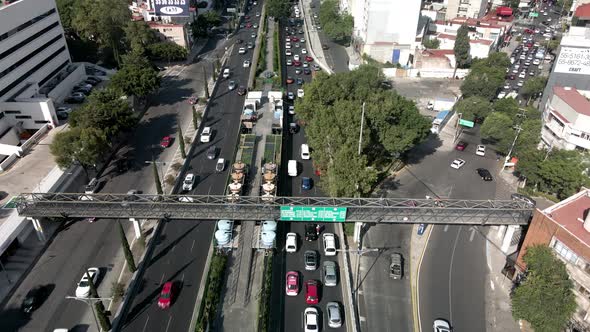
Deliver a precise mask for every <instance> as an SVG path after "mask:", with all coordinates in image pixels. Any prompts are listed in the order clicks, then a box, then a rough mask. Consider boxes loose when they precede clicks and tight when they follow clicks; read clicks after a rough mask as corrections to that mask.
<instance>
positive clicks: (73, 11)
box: [57, 0, 186, 66]
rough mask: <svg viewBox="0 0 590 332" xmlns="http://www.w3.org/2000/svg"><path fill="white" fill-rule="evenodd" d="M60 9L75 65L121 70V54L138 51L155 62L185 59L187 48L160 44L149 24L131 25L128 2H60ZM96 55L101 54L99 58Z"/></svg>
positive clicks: (106, 0)
mask: <svg viewBox="0 0 590 332" xmlns="http://www.w3.org/2000/svg"><path fill="white" fill-rule="evenodd" d="M57 8H58V10H59V14H60V18H61V22H62V24H63V27H64V29H65V31H66V38H67V41H68V45H69V46H70V49H71V50H72V53H73V54H72V56H73V57H74V60H76V61H79V60H89V61H92V62H95V61H97V60H99V59H100V60H102V61H103V62H104V63H106V64H112V65H115V66H121V64H122V62H121V61H122V57H121V55H122V54H125V53H127V52H130V51H138V50H141V52H140V53H141V54H143V55H145V56H148V57H150V58H153V59H162V60H168V61H171V60H180V59H184V58H186V50H185V49H184V48H182V47H180V46H178V45H176V44H175V43H171V42H165V41H160V39H159V38H158V36H157V35H156V32H155V31H154V30H153V29H151V28H150V27H149V26H148V25H147V23H146V22H143V21H132V20H131V12H130V11H129V8H128V4H127V3H126V2H121V1H116V0H57ZM105 13H108V15H107V14H105ZM96 52H98V53H99V54H100V56H99V57H98V58H97V56H96V54H95V53H96Z"/></svg>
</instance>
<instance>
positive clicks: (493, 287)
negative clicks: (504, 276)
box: [490, 280, 496, 290]
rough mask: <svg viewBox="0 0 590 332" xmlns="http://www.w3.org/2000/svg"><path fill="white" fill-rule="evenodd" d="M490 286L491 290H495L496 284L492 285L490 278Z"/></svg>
mask: <svg viewBox="0 0 590 332" xmlns="http://www.w3.org/2000/svg"><path fill="white" fill-rule="evenodd" d="M490 287H491V288H492V290H496V286H494V282H493V281H492V280H490Z"/></svg>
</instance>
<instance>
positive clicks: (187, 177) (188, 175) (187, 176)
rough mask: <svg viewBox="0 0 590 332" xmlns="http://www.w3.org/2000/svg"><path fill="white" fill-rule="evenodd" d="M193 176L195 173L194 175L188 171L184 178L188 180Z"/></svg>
mask: <svg viewBox="0 0 590 332" xmlns="http://www.w3.org/2000/svg"><path fill="white" fill-rule="evenodd" d="M194 177H195V175H194V174H193V173H188V174H187V175H186V178H185V179H189V180H190V179H192V178H194Z"/></svg>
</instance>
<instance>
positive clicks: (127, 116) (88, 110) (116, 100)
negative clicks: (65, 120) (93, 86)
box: [70, 88, 136, 139]
mask: <svg viewBox="0 0 590 332" xmlns="http://www.w3.org/2000/svg"><path fill="white" fill-rule="evenodd" d="M120 97H121V95H120V94H119V93H118V92H117V91H116V90H114V89H109V88H106V89H101V90H96V91H94V92H93V93H92V94H91V95H90V96H89V97H88V103H86V104H85V105H84V106H83V107H81V108H79V109H77V110H75V111H74V112H72V114H71V115H70V126H72V127H80V128H100V129H101V131H103V132H104V134H105V135H106V138H107V139H111V138H113V137H114V136H116V135H117V134H119V133H121V132H123V131H126V130H128V129H131V128H133V126H134V125H135V123H136V119H135V117H134V115H133V111H132V110H131V107H129V103H128V102H127V101H126V100H122V99H121V98H120Z"/></svg>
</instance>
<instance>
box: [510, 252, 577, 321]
mask: <svg viewBox="0 0 590 332" xmlns="http://www.w3.org/2000/svg"><path fill="white" fill-rule="evenodd" d="M523 259H524V261H525V263H526V265H527V272H526V276H525V279H524V281H523V282H522V283H521V284H520V285H519V286H518V287H516V289H515V291H514V293H513V294H512V315H513V316H514V318H515V319H524V320H526V321H528V322H529V323H530V324H531V325H532V327H533V329H534V330H535V331H537V332H554V331H562V330H563V328H564V327H565V325H566V324H567V322H568V321H569V319H570V318H571V317H572V315H573V314H574V312H575V310H576V306H577V305H576V301H575V297H574V294H573V292H572V288H573V284H572V281H571V280H570V278H569V276H568V273H567V270H566V268H565V264H564V263H563V262H562V261H561V260H559V259H558V258H557V257H555V256H554V255H553V253H552V250H551V249H550V248H549V247H547V246H541V245H537V246H531V247H528V248H527V251H526V254H525V255H524V258H523Z"/></svg>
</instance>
